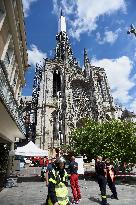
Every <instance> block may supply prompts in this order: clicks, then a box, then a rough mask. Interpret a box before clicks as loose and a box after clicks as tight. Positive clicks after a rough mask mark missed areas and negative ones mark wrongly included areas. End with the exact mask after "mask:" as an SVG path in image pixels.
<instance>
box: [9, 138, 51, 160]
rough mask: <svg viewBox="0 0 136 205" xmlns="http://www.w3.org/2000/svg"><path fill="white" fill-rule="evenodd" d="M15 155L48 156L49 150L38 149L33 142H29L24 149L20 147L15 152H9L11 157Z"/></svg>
mask: <svg viewBox="0 0 136 205" xmlns="http://www.w3.org/2000/svg"><path fill="white" fill-rule="evenodd" d="M15 155H20V156H32V157H34V156H35V157H36V156H38V157H39V156H42V157H44V156H48V151H47V150H42V149H40V148H38V147H37V146H36V145H35V144H34V143H33V142H32V141H31V142H29V143H28V144H27V145H25V146H23V147H18V148H17V149H15V150H11V151H10V152H9V156H15Z"/></svg>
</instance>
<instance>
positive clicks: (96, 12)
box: [53, 0, 126, 40]
mask: <svg viewBox="0 0 136 205" xmlns="http://www.w3.org/2000/svg"><path fill="white" fill-rule="evenodd" d="M58 2H61V3H60V4H59V3H58ZM53 3H54V5H53V6H54V10H55V9H56V8H58V6H59V5H61V7H62V8H63V10H64V11H65V14H66V15H67V17H68V16H69V15H70V14H73V15H74V16H75V18H74V21H70V26H71V29H70V34H71V35H72V36H73V37H75V38H77V39H78V40H79V38H80V35H81V34H82V33H84V32H88V33H90V32H91V31H92V30H95V29H96V28H97V20H98V18H99V17H100V16H102V15H105V14H108V15H111V14H112V13H114V12H116V11H118V10H122V11H123V12H125V11H126V4H125V0H114V1H110V2H109V0H101V1H100V0H73V1H69V0H61V1H60V0H53ZM56 11H57V9H56Z"/></svg>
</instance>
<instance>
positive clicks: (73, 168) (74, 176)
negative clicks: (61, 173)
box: [69, 156, 81, 204]
mask: <svg viewBox="0 0 136 205" xmlns="http://www.w3.org/2000/svg"><path fill="white" fill-rule="evenodd" d="M69 171H70V184H71V189H72V193H73V203H75V204H78V202H79V200H80V199H81V192H80V187H79V184H78V173H77V171H78V163H77V162H75V157H74V156H72V157H71V163H70V165H69Z"/></svg>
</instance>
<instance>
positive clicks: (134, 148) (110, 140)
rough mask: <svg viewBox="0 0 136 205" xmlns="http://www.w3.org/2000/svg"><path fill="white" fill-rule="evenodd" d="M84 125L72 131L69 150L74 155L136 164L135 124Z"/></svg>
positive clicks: (106, 122) (115, 122)
mask: <svg viewBox="0 0 136 205" xmlns="http://www.w3.org/2000/svg"><path fill="white" fill-rule="evenodd" d="M84 122H85V124H83V126H81V127H80V128H77V129H75V130H73V131H72V133H71V135H70V149H71V150H73V151H74V152H75V154H82V155H83V154H86V155H87V157H88V158H95V157H96V156H97V155H101V156H103V157H108V158H110V159H112V160H114V159H116V158H118V159H119V160H121V161H125V162H136V124H135V123H133V122H127V121H118V120H111V121H104V122H103V123H100V122H96V121H92V120H90V119H88V120H86V121H84Z"/></svg>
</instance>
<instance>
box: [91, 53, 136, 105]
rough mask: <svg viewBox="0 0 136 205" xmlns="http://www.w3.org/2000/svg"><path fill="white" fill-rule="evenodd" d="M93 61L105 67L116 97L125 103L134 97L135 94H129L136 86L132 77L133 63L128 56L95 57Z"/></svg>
mask: <svg viewBox="0 0 136 205" xmlns="http://www.w3.org/2000/svg"><path fill="white" fill-rule="evenodd" d="M92 63H93V64H94V65H96V66H99V67H102V68H105V71H106V74H107V77H108V82H109V84H110V87H111V89H112V95H113V97H114V98H115V99H118V100H119V101H120V102H121V103H122V104H124V105H125V104H127V103H129V101H130V100H132V99H133V96H131V95H130V94H129V91H130V89H132V88H133V87H134V86H135V83H134V81H133V79H131V78H130V74H131V71H132V69H133V64H132V61H131V60H130V59H129V58H128V57H127V56H122V57H120V58H117V59H101V60H97V59H93V61H92Z"/></svg>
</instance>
